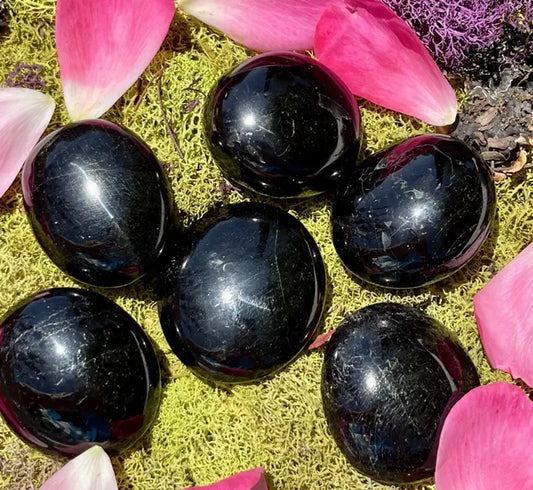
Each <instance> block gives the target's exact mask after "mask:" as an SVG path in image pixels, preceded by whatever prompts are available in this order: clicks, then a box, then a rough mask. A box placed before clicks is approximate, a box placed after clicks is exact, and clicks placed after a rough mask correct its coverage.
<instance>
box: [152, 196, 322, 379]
mask: <svg viewBox="0 0 533 490" xmlns="http://www.w3.org/2000/svg"><path fill="white" fill-rule="evenodd" d="M163 271H164V274H165V278H164V288H163V289H164V290H165V294H166V296H165V298H164V300H163V306H162V309H161V325H162V327H163V331H164V333H165V336H166V338H167V341H168V343H169V344H170V347H171V348H172V350H173V351H174V352H175V353H176V355H177V356H178V357H179V358H180V360H181V361H182V362H183V363H184V364H186V365H187V366H190V367H191V368H192V369H193V370H194V372H195V373H196V374H198V375H199V376H201V377H203V378H207V379H209V380H213V381H221V382H230V383H236V382H247V381H254V380H257V379H259V378H262V377H264V376H267V375H269V374H271V373H273V372H275V371H277V370H279V369H281V368H282V367H283V366H285V365H286V364H288V363H289V362H290V361H292V360H293V359H294V358H295V357H296V356H297V355H298V354H299V353H300V352H301V351H302V350H303V349H304V348H305V347H306V346H307V345H308V344H309V343H310V341H311V340H312V338H313V336H314V335H315V333H316V329H317V325H318V322H319V320H320V317H321V314H322V310H323V306H324V295H325V289H326V277H325V270H324V265H323V262H322V258H321V256H320V253H319V251H318V249H317V246H316V244H315V242H314V241H313V239H312V237H311V236H310V235H309V233H308V232H307V230H306V229H305V228H304V226H303V225H302V224H301V223H300V222H299V221H298V220H297V219H296V218H293V217H292V216H290V215H289V214H288V213H286V212H285V211H283V210H281V209H278V208H276V207H273V206H267V205H263V204H258V203H242V204H236V205H232V206H228V207H226V208H222V209H221V210H220V211H219V212H218V213H217V214H215V215H213V216H208V217H204V218H202V219H201V220H200V221H198V222H197V223H196V224H195V226H194V227H193V229H192V230H191V238H190V243H189V245H188V247H187V250H186V251H185V253H183V254H181V255H179V254H178V255H175V256H173V257H172V258H171V260H170V262H169V264H167V266H166V267H163Z"/></svg>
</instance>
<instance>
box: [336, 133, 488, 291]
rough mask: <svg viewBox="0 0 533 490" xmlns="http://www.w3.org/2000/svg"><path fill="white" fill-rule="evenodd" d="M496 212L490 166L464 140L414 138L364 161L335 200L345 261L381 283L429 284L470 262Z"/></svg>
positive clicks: (357, 272)
mask: <svg viewBox="0 0 533 490" xmlns="http://www.w3.org/2000/svg"><path fill="white" fill-rule="evenodd" d="M495 211H496V195H495V189H494V182H493V180H492V175H491V172H490V169H489V168H488V166H487V165H486V164H485V163H484V162H483V161H482V160H481V158H480V157H479V155H478V154H477V153H475V152H474V151H473V150H472V149H470V148H469V147H468V146H467V145H466V144H465V143H463V142H462V141H460V140H457V139H455V138H452V137H449V136H444V135H434V134H427V135H421V136H415V137H413V138H410V139H408V140H406V141H404V142H402V143H400V144H399V145H396V146H393V147H392V148H389V149H388V150H385V151H384V152H382V153H379V154H377V155H374V156H371V157H370V158H368V159H367V160H365V161H364V162H362V163H361V164H360V165H359V166H358V167H357V169H356V171H355V172H354V175H353V177H352V178H351V180H350V181H349V184H348V187H347V188H346V190H345V192H344V193H343V194H342V195H341V196H340V197H339V198H338V199H337V200H336V201H335V202H334V204H333V211H332V223H333V243H334V245H335V248H336V250H337V253H338V254H339V256H340V258H341V259H342V261H343V262H344V265H345V266H346V267H347V268H348V269H349V270H350V271H352V272H353V273H354V274H355V275H356V276H357V277H359V278H361V279H363V280H365V281H368V282H371V283H373V284H376V285H379V286H386V287H392V288H411V287H419V286H424V285H426V284H429V283H432V282H435V281H438V280H440V279H443V278H444V277H446V276H448V275H450V274H452V273H453V272H455V271H456V270H458V269H459V268H460V267H462V266H463V265H464V264H466V263H467V262H468V261H469V260H470V259H471V258H472V257H473V256H474V254H475V253H476V252H477V251H478V250H479V248H480V247H481V245H482V244H483V242H484V240H485V238H486V237H487V235H488V233H489V230H490V226H491V223H492V221H493V218H494V215H495Z"/></svg>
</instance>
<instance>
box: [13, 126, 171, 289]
mask: <svg viewBox="0 0 533 490" xmlns="http://www.w3.org/2000/svg"><path fill="white" fill-rule="evenodd" d="M22 191H23V196H24V205H25V207H26V211H27V214H28V218H29V220H30V222H31V225H32V227H33V231H34V233H35V236H36V237H37V239H38V241H39V243H40V244H41V246H42V247H43V249H44V250H45V252H46V253H47V254H48V255H49V256H50V258H51V259H52V260H53V261H54V262H55V264H56V265H57V266H58V267H60V268H61V269H62V270H63V271H65V272H66V273H67V274H69V275H71V276H72V277H74V278H75V279H77V280H79V281H82V282H84V283H87V284H91V285H94V286H101V287H115V286H124V285H126V284H129V283H132V282H134V281H136V280H137V279H139V278H140V277H142V276H143V275H144V274H146V273H147V272H149V271H150V270H151V269H152V267H153V266H154V265H155V263H156V261H157V260H158V259H159V257H160V255H161V253H162V250H163V247H164V245H165V239H166V232H167V228H168V225H169V222H170V219H169V213H170V203H169V196H168V191H167V185H166V181H165V177H164V174H163V171H162V169H161V167H160V165H159V162H158V161H157V159H156V157H155V156H154V154H153V153H152V151H151V150H150V149H149V148H148V147H147V146H146V145H145V144H144V143H143V142H142V141H141V140H140V139H139V138H137V137H136V136H135V135H134V134H133V133H131V132H130V131H128V130H127V129H125V128H122V127H120V126H118V125H116V124H112V123H110V122H107V121H102V120H91V121H83V122H79V123H74V124H70V125H68V126H65V127H63V128H60V129H58V130H57V131H55V132H53V133H52V134H50V135H49V136H47V137H46V138H44V139H43V140H42V141H41V142H40V143H39V144H38V145H37V146H36V147H35V149H34V150H33V152H32V154H31V155H30V157H29V158H28V160H27V161H26V163H25V165H24V169H23V172H22Z"/></svg>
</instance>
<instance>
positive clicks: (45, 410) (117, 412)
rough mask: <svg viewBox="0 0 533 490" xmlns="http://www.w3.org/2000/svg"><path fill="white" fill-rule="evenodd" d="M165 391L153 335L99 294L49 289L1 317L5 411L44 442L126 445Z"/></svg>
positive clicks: (48, 446)
mask: <svg viewBox="0 0 533 490" xmlns="http://www.w3.org/2000/svg"><path fill="white" fill-rule="evenodd" d="M160 394H161V382H160V371H159V364H158V361H157V357H156V354H155V352H154V349H153V347H152V345H151V343H150V341H149V339H148V337H147V336H146V335H145V334H144V332H143V331H142V329H141V328H140V327H139V325H138V324H137V323H136V322H135V321H134V320H133V318H131V317H130V316H129V315H128V314H127V313H126V312H125V311H124V310H122V308H120V307H119V306H117V305H116V304H115V303H113V302H112V301H110V300H108V299H106V298H104V297H103V296H101V295H99V294H96V293H92V292H89V291H84V290H81V289H71V288H68V289H67V288H65V289H51V290H48V291H44V292H42V293H39V294H37V295H36V296H34V297H33V298H30V299H29V300H27V301H25V302H24V303H22V304H20V305H18V306H17V307H16V308H14V309H13V310H12V311H11V312H10V313H9V314H8V315H7V316H6V317H5V318H4V320H3V321H2V322H1V324H0V412H1V413H2V415H3V417H4V419H5V421H6V422H7V424H8V425H9V426H10V427H11V429H12V430H13V431H14V432H15V433H16V434H17V435H18V436H20V437H21V438H22V439H23V440H25V441H26V442H29V443H31V444H33V445H35V446H37V447H38V448H39V449H43V450H55V451H59V452H61V453H64V454H69V455H73V454H79V453H81V452H83V451H85V450H86V449H88V448H89V447H90V446H93V445H95V444H98V445H101V446H103V447H104V448H105V449H106V450H110V451H114V452H116V451H120V450H122V449H124V448H126V447H128V446H130V445H131V444H133V443H134V442H135V441H137V440H138V439H139V438H140V437H141V436H142V435H143V434H144V433H145V432H146V430H147V429H148V428H149V427H150V425H151V423H152V422H153V420H154V418H155V416H156V414H157V410H158V408H159V401H160Z"/></svg>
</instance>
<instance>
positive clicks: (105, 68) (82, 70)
mask: <svg viewBox="0 0 533 490" xmlns="http://www.w3.org/2000/svg"><path fill="white" fill-rule="evenodd" d="M174 11H175V7H174V1H173V0H105V1H102V0H58V2H57V11H56V45H57V54H58V57H59V67H60V71H61V81H62V83H63V96H64V98H65V104H66V106H67V110H68V113H69V115H70V118H71V119H72V120H73V121H77V120H80V119H92V118H98V117H100V116H101V115H102V114H103V113H104V112H106V111H107V110H108V109H109V108H110V107H111V106H112V105H113V104H114V103H115V102H116V101H117V100H118V99H119V98H120V97H121V96H122V94H123V93H124V92H125V91H126V90H127V89H128V88H129V87H131V85H133V84H134V83H135V81H136V80H137V78H139V76H140V75H141V74H142V72H143V71H144V70H145V68H146V67H147V66H148V64H149V63H150V61H151V60H152V58H153V57H154V56H155V54H156V53H157V51H158V50H159V48H160V47H161V43H162V42H163V40H164V39H165V36H166V34H167V32H168V28H169V26H170V23H171V21H172V18H173V16H174Z"/></svg>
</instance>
